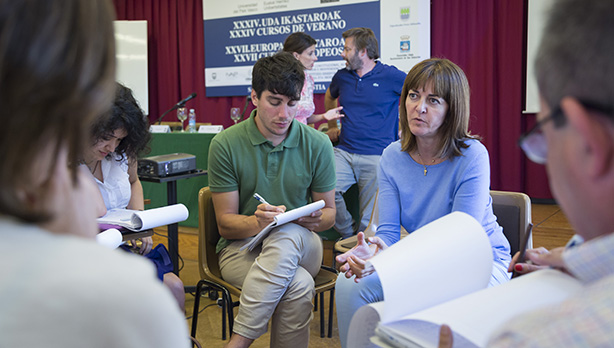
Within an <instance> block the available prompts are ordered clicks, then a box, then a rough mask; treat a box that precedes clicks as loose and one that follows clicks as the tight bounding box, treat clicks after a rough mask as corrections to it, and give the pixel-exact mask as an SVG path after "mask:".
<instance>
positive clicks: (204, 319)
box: [154, 204, 574, 348]
mask: <svg viewBox="0 0 614 348" xmlns="http://www.w3.org/2000/svg"><path fill="white" fill-rule="evenodd" d="M532 219H533V224H534V228H533V247H540V246H543V247H545V248H547V249H552V248H554V247H558V246H563V245H565V243H566V242H567V240H568V239H569V238H570V237H571V236H572V235H573V234H574V231H573V229H572V228H571V226H570V225H569V222H568V221H567V218H566V217H565V215H564V214H563V212H562V211H561V210H560V208H559V207H558V206H557V205H547V204H533V205H532ZM165 236H166V230H165V229H157V230H156V235H155V236H154V243H156V244H157V243H164V244H166V238H165ZM332 245H333V242H330V241H325V242H324V249H325V250H324V264H326V265H331V264H332ZM197 248H198V230H197V229H196V228H184V227H180V233H179V250H180V255H181V257H182V259H183V266H182V268H181V271H180V277H181V279H182V280H183V282H184V284H185V285H186V286H189V285H196V283H197V282H198V281H199V277H200V276H199V271H198V252H197ZM180 263H181V261H180ZM180 266H181V264H180ZM325 300H326V303H328V302H327V301H328V294H326V295H325ZM200 307H201V310H202V312H201V313H200V315H199V317H198V331H197V334H196V338H197V339H198V341H199V342H200V343H201V345H202V346H203V347H211V348H216V347H223V346H224V344H225V343H226V342H227V341H222V339H221V337H222V336H221V318H222V311H221V308H219V307H218V306H217V305H216V304H214V303H213V301H211V300H209V299H208V298H206V297H203V298H202V300H201V303H200ZM193 308H194V296H193V295H192V294H186V311H187V312H188V313H187V315H186V317H187V318H188V319H187V323H188V326H191V324H192V320H191V314H192V310H193ZM235 314H236V310H235ZM319 323H320V319H319V313H318V312H315V313H314V319H313V320H312V322H311V335H310V341H309V347H312V348H319V347H340V344H339V337H338V336H339V334H338V331H337V322H336V318H335V317H334V326H333V338H326V337H325V338H320V330H319ZM268 346H269V334H268V333H267V334H265V335H264V336H262V337H260V338H259V339H257V340H256V341H255V342H254V344H253V345H252V347H255V348H259V347H268Z"/></svg>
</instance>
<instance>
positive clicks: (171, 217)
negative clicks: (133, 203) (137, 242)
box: [133, 203, 190, 230]
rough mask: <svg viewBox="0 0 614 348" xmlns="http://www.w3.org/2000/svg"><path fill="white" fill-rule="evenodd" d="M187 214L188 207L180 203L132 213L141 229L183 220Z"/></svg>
mask: <svg viewBox="0 0 614 348" xmlns="http://www.w3.org/2000/svg"><path fill="white" fill-rule="evenodd" d="M189 215H190V213H189V212H188V208H186V206H185V205H183V204H181V203H179V204H173V205H167V206H165V207H160V208H154V209H148V210H142V211H137V212H136V213H134V216H136V217H138V219H139V220H140V223H141V227H140V229H141V230H146V229H149V228H154V227H158V226H163V225H170V224H174V223H177V222H181V221H185V220H187V218H188V216H189ZM134 221H135V220H134V217H133V222H134Z"/></svg>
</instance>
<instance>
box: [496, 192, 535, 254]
mask: <svg viewBox="0 0 614 348" xmlns="http://www.w3.org/2000/svg"><path fill="white" fill-rule="evenodd" d="M490 196H491V197H492V209H493V212H494V213H495V216H496V217H497V222H498V223H499V225H500V226H501V227H503V234H505V237H506V238H507V240H508V241H509V242H510V247H511V252H512V256H513V255H514V254H516V252H517V251H518V250H519V249H520V243H522V238H523V237H524V235H525V233H526V231H527V227H528V225H529V224H530V223H531V199H530V198H529V196H527V195H526V194H524V193H522V192H508V191H490ZM532 247H533V241H532V237H531V238H529V241H528V242H527V249H530V248H532Z"/></svg>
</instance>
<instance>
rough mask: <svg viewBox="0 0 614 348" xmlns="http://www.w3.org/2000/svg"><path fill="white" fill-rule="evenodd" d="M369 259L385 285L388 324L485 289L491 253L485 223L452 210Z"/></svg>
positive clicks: (383, 318) (488, 276)
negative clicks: (410, 314) (483, 224)
mask: <svg viewBox="0 0 614 348" xmlns="http://www.w3.org/2000/svg"><path fill="white" fill-rule="evenodd" d="M370 263H371V264H373V266H374V267H375V270H376V271H377V273H378V275H379V278H380V281H381V283H382V287H383V290H384V299H385V307H384V311H383V313H382V322H383V323H386V322H390V321H393V320H397V319H399V318H402V317H403V316H405V315H407V314H409V313H414V312H416V311H419V310H422V309H424V308H428V307H431V306H434V305H436V304H439V303H442V302H444V301H447V300H450V299H453V298H457V297H460V296H463V295H466V294H468V293H471V292H474V291H477V290H480V289H484V288H485V287H486V286H488V283H489V281H490V277H491V274H492V267H493V254H492V247H491V245H490V241H489V240H488V236H487V235H486V232H485V231H484V228H483V227H482V225H480V223H479V222H477V221H476V220H475V219H474V218H473V217H471V216H470V215H468V214H465V213H461V212H453V213H451V214H448V215H446V216H444V217H442V218H440V219H437V220H435V221H433V222H431V223H429V224H427V225H425V226H423V227H422V228H420V229H418V230H416V231H414V232H413V233H410V234H409V235H408V236H407V237H405V238H403V239H402V240H401V241H399V242H398V243H396V244H394V245H392V246H391V247H390V248H388V249H386V250H385V251H383V252H381V253H380V254H378V255H376V256H375V257H373V258H372V259H371V260H370ZM465 270H470V271H465ZM451 289H453V291H452V290H451ZM399 303H403V305H399Z"/></svg>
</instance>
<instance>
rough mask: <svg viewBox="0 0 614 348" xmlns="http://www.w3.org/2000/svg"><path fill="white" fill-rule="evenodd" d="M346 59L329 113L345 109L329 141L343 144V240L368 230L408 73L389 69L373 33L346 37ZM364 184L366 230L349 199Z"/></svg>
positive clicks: (339, 192)
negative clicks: (382, 159)
mask: <svg viewBox="0 0 614 348" xmlns="http://www.w3.org/2000/svg"><path fill="white" fill-rule="evenodd" d="M343 39H344V40H345V44H344V47H343V52H342V53H341V57H343V59H345V61H346V68H345V69H341V70H339V71H337V73H336V74H335V76H333V80H332V82H331V84H330V86H329V88H328V90H327V91H326V96H325V102H324V103H325V106H326V109H327V110H330V109H332V108H335V107H337V104H340V105H341V106H343V112H344V113H345V117H344V118H342V119H341V122H342V127H341V129H339V128H337V122H336V121H330V122H329V125H328V128H329V130H328V136H329V137H330V139H331V141H333V142H336V141H339V144H338V145H337V146H336V147H335V165H336V171H337V187H336V188H335V204H336V206H337V215H336V218H335V220H336V222H335V229H336V230H337V232H339V234H341V236H342V237H343V238H347V237H350V236H351V235H353V234H354V233H356V232H357V231H364V230H365V228H366V227H367V224H368V223H369V219H370V217H371V212H372V210H373V203H374V201H375V195H376V194H377V167H378V164H379V159H380V156H381V154H382V151H383V150H384V148H386V146H388V144H390V143H392V142H393V141H395V140H397V139H398V133H399V97H400V95H401V89H402V87H403V81H404V80H405V75H406V74H405V73H404V72H402V71H400V70H399V69H397V68H396V67H394V66H390V65H386V64H383V63H381V62H379V61H377V60H376V59H378V58H379V49H378V43H377V38H376V37H375V34H374V33H373V30H371V29H369V28H352V29H349V30H347V31H345V32H344V33H343ZM354 184H358V190H359V204H360V225H359V226H353V220H352V216H351V215H350V213H349V212H348V210H347V208H346V206H345V201H344V200H343V194H344V193H345V191H347V190H348V189H349V188H350V187H351V186H352V185H354Z"/></svg>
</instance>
